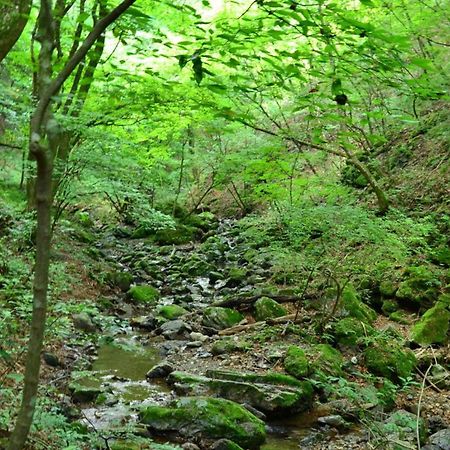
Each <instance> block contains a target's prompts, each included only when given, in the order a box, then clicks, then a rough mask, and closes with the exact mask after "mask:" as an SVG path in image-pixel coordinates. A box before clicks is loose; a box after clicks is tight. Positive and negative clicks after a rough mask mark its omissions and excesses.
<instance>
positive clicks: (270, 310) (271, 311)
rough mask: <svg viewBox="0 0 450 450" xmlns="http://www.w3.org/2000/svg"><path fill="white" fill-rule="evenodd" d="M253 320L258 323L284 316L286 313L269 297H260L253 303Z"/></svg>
mask: <svg viewBox="0 0 450 450" xmlns="http://www.w3.org/2000/svg"><path fill="white" fill-rule="evenodd" d="M254 308H255V314H254V316H255V319H256V320H257V321H258V322H259V321H262V320H266V319H274V318H275V317H281V316H285V315H286V314H287V311H286V309H285V308H283V307H282V306H281V305H280V304H279V303H277V302H276V301H275V300H272V299H271V298H269V297H261V298H260V299H258V300H257V301H256V302H255V306H254Z"/></svg>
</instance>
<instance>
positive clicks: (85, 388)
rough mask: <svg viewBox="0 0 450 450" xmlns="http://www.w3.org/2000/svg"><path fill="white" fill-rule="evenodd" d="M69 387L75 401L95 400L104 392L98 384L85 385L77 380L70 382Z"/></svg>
mask: <svg viewBox="0 0 450 450" xmlns="http://www.w3.org/2000/svg"><path fill="white" fill-rule="evenodd" d="M68 387H69V391H70V393H71V397H72V401H73V402H74V403H89V402H93V401H95V400H96V399H97V397H98V396H99V395H100V394H101V393H103V389H101V388H100V387H98V386H89V385H84V384H81V383H78V382H76V381H74V382H72V383H70V384H69V386H68Z"/></svg>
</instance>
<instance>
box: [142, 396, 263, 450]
mask: <svg viewBox="0 0 450 450" xmlns="http://www.w3.org/2000/svg"><path fill="white" fill-rule="evenodd" d="M139 417H140V421H141V422H142V423H144V424H145V425H147V426H148V427H149V428H150V430H152V431H155V432H159V433H163V434H165V433H167V432H171V431H172V432H177V433H178V434H180V435H181V436H182V437H184V438H190V437H192V436H196V437H200V438H202V439H209V440H218V439H224V438H226V439H229V440H231V441H232V442H234V443H236V444H238V445H240V446H241V447H242V448H244V449H249V450H257V449H259V447H260V446H261V445H262V444H263V443H264V441H265V438H266V431H265V425H264V422H263V421H262V420H260V419H258V418H257V417H256V416H254V415H253V414H252V413H250V412H249V411H247V410H246V409H245V408H243V407H242V406H240V405H238V404H237V403H234V402H232V401H229V400H224V399H219V398H209V397H184V398H180V399H177V400H174V401H172V402H171V403H170V404H169V405H168V406H167V407H163V406H147V407H145V408H143V409H142V410H141V412H140V415H139Z"/></svg>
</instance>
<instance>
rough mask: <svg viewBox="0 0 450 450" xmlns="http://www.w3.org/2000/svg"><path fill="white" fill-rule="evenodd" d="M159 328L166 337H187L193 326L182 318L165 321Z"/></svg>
mask: <svg viewBox="0 0 450 450" xmlns="http://www.w3.org/2000/svg"><path fill="white" fill-rule="evenodd" d="M158 330H159V332H160V333H161V334H162V335H163V336H164V337H165V338H166V339H187V338H188V336H189V333H190V332H191V331H192V329H191V327H190V326H189V325H188V324H187V323H186V322H183V321H182V320H181V319H175V320H170V321H169V322H166V323H163V324H162V325H161V326H160V327H159V329H158Z"/></svg>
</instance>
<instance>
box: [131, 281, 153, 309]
mask: <svg viewBox="0 0 450 450" xmlns="http://www.w3.org/2000/svg"><path fill="white" fill-rule="evenodd" d="M127 295H128V297H129V298H130V299H132V300H134V301H135V302H137V303H145V304H154V303H156V301H157V300H158V299H159V291H158V289H156V288H154V287H153V286H149V285H145V284H142V285H138V286H133V287H132V288H131V289H130V290H129V291H128V293H127Z"/></svg>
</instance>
